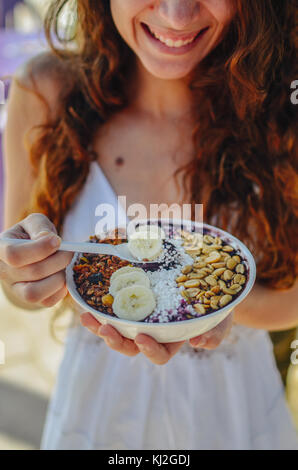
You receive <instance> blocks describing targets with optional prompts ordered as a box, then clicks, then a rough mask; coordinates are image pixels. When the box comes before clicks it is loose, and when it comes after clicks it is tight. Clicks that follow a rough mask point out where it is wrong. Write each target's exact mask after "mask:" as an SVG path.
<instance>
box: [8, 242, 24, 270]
mask: <svg viewBox="0 0 298 470" xmlns="http://www.w3.org/2000/svg"><path fill="white" fill-rule="evenodd" d="M4 257H5V260H6V262H7V264H10V265H11V266H20V264H21V254H20V252H19V250H18V248H17V247H16V246H14V245H7V246H6V247H5V250H4Z"/></svg>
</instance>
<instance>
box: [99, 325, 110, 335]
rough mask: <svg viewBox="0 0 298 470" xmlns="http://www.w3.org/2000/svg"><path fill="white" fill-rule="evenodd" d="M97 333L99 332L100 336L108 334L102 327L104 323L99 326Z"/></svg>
mask: <svg viewBox="0 0 298 470" xmlns="http://www.w3.org/2000/svg"><path fill="white" fill-rule="evenodd" d="M98 333H99V334H100V335H101V336H108V333H107V332H105V327H104V325H103V326H101V327H100V328H99V330H98Z"/></svg>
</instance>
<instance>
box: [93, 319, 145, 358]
mask: <svg viewBox="0 0 298 470" xmlns="http://www.w3.org/2000/svg"><path fill="white" fill-rule="evenodd" d="M99 336H101V337H102V338H103V339H104V340H105V343H106V344H107V346H109V347H110V348H111V349H113V350H114V351H118V352H120V353H122V354H125V355H126V356H136V355H137V354H139V352H140V351H139V349H138V347H137V346H136V344H135V342H134V341H133V340H131V339H128V338H125V337H124V336H122V335H121V334H120V333H119V332H118V331H117V330H116V329H115V328H113V327H112V326H111V325H103V326H101V327H100V329H99Z"/></svg>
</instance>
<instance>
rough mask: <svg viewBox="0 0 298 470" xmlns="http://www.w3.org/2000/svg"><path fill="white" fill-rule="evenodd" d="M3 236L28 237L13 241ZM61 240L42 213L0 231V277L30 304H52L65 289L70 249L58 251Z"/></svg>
mask: <svg viewBox="0 0 298 470" xmlns="http://www.w3.org/2000/svg"><path fill="white" fill-rule="evenodd" d="M3 238H6V239H7V238H20V239H31V240H32V243H28V244H27V243H26V244H20V245H14V244H13V242H12V243H9V242H3V241H1V239H3ZM60 243H61V239H60V237H59V236H58V235H57V230H56V228H55V226H54V224H53V223H52V222H51V221H50V220H49V219H48V218H47V217H46V216H45V215H43V214H38V213H34V214H30V215H29V216H28V217H26V218H25V219H24V220H22V221H21V222H19V223H18V224H16V225H14V226H13V227H11V228H10V229H8V230H6V231H5V232H2V233H1V234H0V280H1V281H2V282H4V283H5V284H7V285H8V286H9V287H10V290H11V291H12V293H13V295H14V296H16V297H17V298H18V299H19V300H21V301H24V302H25V303H26V304H32V307H39V306H40V307H52V306H54V305H55V304H56V303H57V302H59V301H60V300H62V299H63V298H64V297H65V296H66V294H67V289H66V285H65V268H66V266H67V265H68V264H69V263H70V261H71V259H72V256H73V253H70V252H65V251H57V250H58V247H59V245H60Z"/></svg>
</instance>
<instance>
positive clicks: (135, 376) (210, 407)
mask: <svg viewBox="0 0 298 470" xmlns="http://www.w3.org/2000/svg"><path fill="white" fill-rule="evenodd" d="M100 203H109V204H112V205H113V206H114V207H116V205H117V196H116V194H115V192H114V191H113V189H112V187H111V185H110V184H109V182H108V180H107V178H106V177H105V175H104V173H103V171H102V170H101V168H100V167H99V165H98V164H97V162H92V164H91V167H90V173H89V175H88V179H87V182H86V184H85V186H84V188H83V190H82V191H81V193H80V194H79V195H78V197H77V200H76V202H75V203H74V205H73V207H72V209H71V210H70V211H69V213H68V214H67V216H66V219H65V222H64V230H63V238H64V239H65V240H74V241H83V240H86V239H88V238H89V235H90V234H93V233H94V231H95V226H96V222H97V221H98V216H96V215H95V208H96V206H97V205H98V204H100ZM122 211H123V209H122ZM122 217H124V219H123V220H124V221H125V220H126V217H125V213H124V211H123V213H122ZM111 226H113V221H111ZM41 448H42V449H108V450H111V449H121V450H122V449H169V450H177V449H185V450H190V449H199V450H200V449H206V450H207V449H298V440H297V434H296V431H295V429H294V425H293V422H292V418H291V416H290V413H289V411H288V408H287V405H286V402H285V399H284V390H283V385H282V382H281V379H280V376H279V373H278V371H277V368H276V365H275V361H274V356H273V352H272V345H271V341H270V339H269V336H268V334H267V332H265V331H262V330H254V329H250V328H246V327H242V326H238V325H235V326H233V328H232V331H231V333H230V335H229V337H228V338H226V339H225V340H224V341H223V343H222V344H221V345H220V346H219V347H218V348H217V349H216V350H213V351H207V350H203V349H199V350H194V349H193V348H191V347H190V346H189V344H188V343H185V344H184V345H183V347H182V349H181V350H180V351H179V352H178V353H177V354H176V356H174V357H173V358H172V359H171V360H170V361H169V362H168V363H167V364H166V365H163V366H157V365H154V364H152V363H151V362H150V361H149V360H148V359H147V358H146V357H145V356H144V355H142V354H138V355H137V356H135V357H132V358H131V357H127V356H124V355H122V354H120V353H117V352H115V351H112V350H111V349H110V348H108V347H107V346H106V345H105V343H104V341H103V340H102V339H101V338H98V337H96V336H95V335H93V334H91V333H90V332H89V331H88V330H87V329H85V328H83V327H82V326H81V325H80V323H79V320H78V319H77V320H76V321H75V325H74V326H73V327H71V328H70V330H69V332H68V337H67V341H66V347H65V354H64V358H63V360H62V363H61V366H60V370H59V373H58V379H57V383H56V387H55V390H54V393H53V397H52V399H51V402H50V404H49V408H48V414H47V420H46V424H45V429H44V433H43V438H42V443H41Z"/></svg>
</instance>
